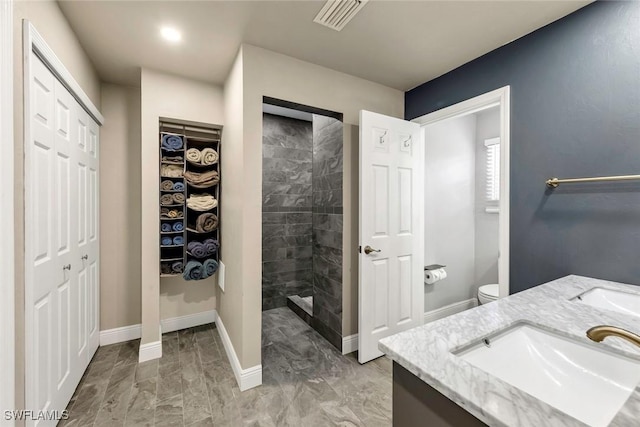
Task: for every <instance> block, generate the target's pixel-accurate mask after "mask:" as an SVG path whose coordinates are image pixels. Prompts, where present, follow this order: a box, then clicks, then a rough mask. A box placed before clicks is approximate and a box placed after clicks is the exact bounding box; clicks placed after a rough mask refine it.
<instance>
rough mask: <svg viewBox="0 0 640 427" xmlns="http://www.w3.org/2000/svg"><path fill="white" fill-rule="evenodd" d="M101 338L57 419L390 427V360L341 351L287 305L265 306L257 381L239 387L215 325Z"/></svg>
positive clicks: (82, 423)
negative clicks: (137, 337) (151, 337)
mask: <svg viewBox="0 0 640 427" xmlns="http://www.w3.org/2000/svg"><path fill="white" fill-rule="evenodd" d="M138 346H139V342H138V341H130V342H127V343H122V344H114V345H110V346H106V347H101V348H100V349H99V350H98V352H97V353H96V355H95V356H94V358H93V360H92V361H91V364H90V365H89V368H88V369H87V372H86V373H85V375H84V377H83V379H82V381H81V383H80V385H79V386H78V389H77V390H76V392H75V394H74V396H73V398H72V400H71V402H70V403H69V406H68V408H67V409H69V411H70V417H69V419H68V420H66V421H64V422H63V423H62V424H61V425H64V426H74V427H76V426H77V427H79V426H90V425H95V426H124V425H127V426H308V427H315V426H333V425H339V426H352V425H353V426H366V427H369V426H390V425H391V363H390V361H389V360H388V359H386V358H380V359H377V360H375V361H372V362H369V363H367V364H365V365H360V364H359V363H358V362H357V361H356V359H355V357H354V354H352V355H347V356H343V355H342V354H340V353H339V352H338V351H337V350H336V349H335V348H334V347H333V346H331V344H329V343H328V342H327V341H326V340H325V339H324V338H322V337H321V336H320V335H319V334H318V333H316V332H315V331H314V330H313V329H311V328H310V327H309V326H308V325H307V324H306V323H305V322H303V321H302V320H301V319H299V318H298V317H297V316H296V315H295V314H294V313H293V312H292V311H290V310H289V309H288V308H286V307H284V308H277V309H273V310H269V311H265V312H264V313H263V337H262V359H263V360H262V365H263V385H262V386H260V387H257V388H254V389H251V390H247V391H245V392H240V390H239V389H238V386H237V384H236V381H235V379H234V376H233V371H232V369H231V366H230V364H229V362H228V360H227V357H226V354H225V351H224V348H223V346H222V341H221V339H220V336H219V334H218V331H217V329H216V327H215V325H214V324H210V325H205V326H200V327H196V328H191V329H186V330H183V331H179V332H173V333H170V334H165V335H163V337H162V347H163V349H162V350H163V357H162V358H161V359H159V360H154V361H150V362H145V363H142V364H138V363H137V360H138Z"/></svg>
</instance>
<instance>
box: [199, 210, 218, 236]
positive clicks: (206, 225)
mask: <svg viewBox="0 0 640 427" xmlns="http://www.w3.org/2000/svg"><path fill="white" fill-rule="evenodd" d="M216 228H218V217H217V216H216V215H215V214H212V213H204V214H201V215H198V218H197V219H196V231H197V232H198V233H209V232H211V231H213V230H215V229H216Z"/></svg>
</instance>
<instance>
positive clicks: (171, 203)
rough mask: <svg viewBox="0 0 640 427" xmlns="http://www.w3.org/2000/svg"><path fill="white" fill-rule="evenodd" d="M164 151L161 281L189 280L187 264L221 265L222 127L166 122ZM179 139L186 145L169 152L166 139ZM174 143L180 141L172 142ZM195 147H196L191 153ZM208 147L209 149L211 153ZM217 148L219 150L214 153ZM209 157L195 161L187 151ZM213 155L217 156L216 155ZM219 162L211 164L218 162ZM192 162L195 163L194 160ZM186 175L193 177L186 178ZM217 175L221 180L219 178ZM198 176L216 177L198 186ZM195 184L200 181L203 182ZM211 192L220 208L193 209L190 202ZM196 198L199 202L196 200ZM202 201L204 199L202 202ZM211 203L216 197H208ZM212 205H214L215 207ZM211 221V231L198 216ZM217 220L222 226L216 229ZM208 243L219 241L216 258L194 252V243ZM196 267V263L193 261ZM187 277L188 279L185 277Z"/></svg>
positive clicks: (161, 135) (162, 122) (162, 136)
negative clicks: (204, 215)
mask: <svg viewBox="0 0 640 427" xmlns="http://www.w3.org/2000/svg"><path fill="white" fill-rule="evenodd" d="M159 129H160V132H159V149H160V179H159V186H160V191H159V200H160V231H159V236H160V239H159V244H160V277H174V276H183V274H184V272H185V266H186V265H187V263H188V262H189V261H196V262H198V263H200V264H202V265H205V261H207V260H215V264H213V263H211V261H209V262H208V264H207V265H209V266H210V268H211V267H212V266H215V269H216V270H217V265H218V264H219V262H220V178H221V176H220V175H221V174H220V162H221V137H222V126H219V125H211V124H203V123H197V122H191V121H186V120H176V119H168V118H160V126H159ZM169 137H177V138H179V139H180V140H181V141H182V144H181V146H179V147H178V145H179V144H177V143H176V144H174V145H173V146H172V148H169V147H168V145H171V144H167V143H164V144H163V141H165V139H166V138H169ZM172 139H173V142H174V143H175V142H176V141H177V139H176V138H172ZM190 149H195V150H197V151H195V150H191V151H189V150H190ZM205 149H207V150H206V151H205ZM211 150H213V152H212V151H211ZM202 152H205V153H207V154H208V155H209V156H208V160H209V162H204V163H203V162H202V161H190V160H189V159H188V158H187V157H188V156H187V153H189V154H195V153H202ZM212 153H215V155H214V154H212ZM215 157H217V159H215V162H211V160H212V159H213V158H215ZM192 160H195V159H193V158H192ZM185 173H187V176H189V177H190V178H191V179H186V178H185ZM216 174H217V178H216ZM194 176H195V177H203V176H207V177H208V176H213V179H209V180H207V181H205V182H204V183H202V184H198V183H197V182H194V179H193V178H194ZM195 181H198V180H197V179H196V180H195ZM201 194H207V195H210V196H212V197H213V199H214V200H215V206H213V207H209V206H208V205H205V206H204V207H205V208H204V209H203V208H202V207H198V208H197V209H193V208H192V207H189V206H187V204H188V200H189V198H190V197H193V196H194V195H196V196H197V195H201ZM192 200H196V199H195V198H193V199H192ZM197 200H201V199H197ZM207 200H208V201H209V202H210V201H211V199H210V198H207ZM209 204H210V203H209ZM203 214H208V215H207V216H206V218H207V219H209V222H207V225H208V228H206V229H203V227H202V226H200V227H198V226H197V223H198V218H199V217H200V216H201V215H203ZM213 218H215V220H216V221H215V222H217V225H216V226H215V227H214V228H213V229H210V228H211V225H212V223H213V222H214V221H212V219H213ZM205 241H206V242H207V243H208V244H209V247H210V245H211V244H212V241H213V242H215V246H217V249H216V250H215V253H214V254H211V253H210V252H208V253H207V255H206V256H203V254H202V253H198V251H196V253H193V252H192V251H190V250H188V248H189V243H191V242H199V243H203V242H205ZM192 264H193V263H192ZM185 278H186V277H185ZM202 278H205V277H199V278H190V279H187V280H199V279H202Z"/></svg>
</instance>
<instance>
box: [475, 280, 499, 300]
mask: <svg viewBox="0 0 640 427" xmlns="http://www.w3.org/2000/svg"><path fill="white" fill-rule="evenodd" d="M499 288H500V286H499V285H497V284H490V285H482V286H480V287H479V288H478V301H480V304H481V305H482V304H487V303H490V302H491V301H495V300H497V299H498V294H499Z"/></svg>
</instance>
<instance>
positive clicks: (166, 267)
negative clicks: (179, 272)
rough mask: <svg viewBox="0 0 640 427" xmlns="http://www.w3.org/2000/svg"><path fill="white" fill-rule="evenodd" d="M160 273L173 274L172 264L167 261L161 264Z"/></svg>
mask: <svg viewBox="0 0 640 427" xmlns="http://www.w3.org/2000/svg"><path fill="white" fill-rule="evenodd" d="M160 273H161V274H171V266H170V265H169V264H167V263H166V262H163V263H162V264H160Z"/></svg>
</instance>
